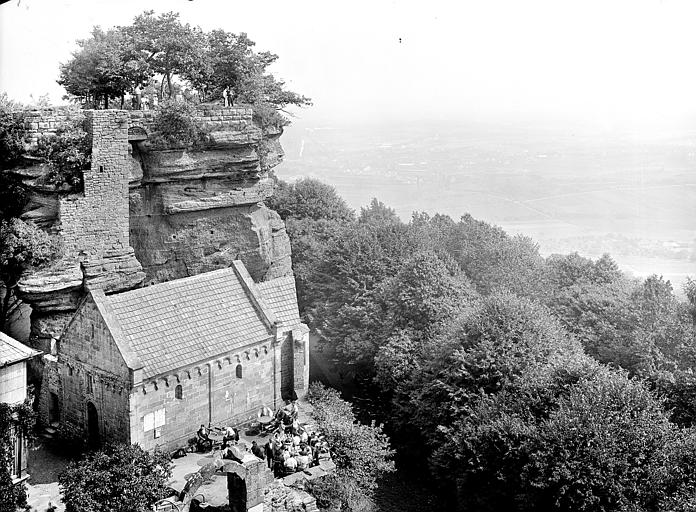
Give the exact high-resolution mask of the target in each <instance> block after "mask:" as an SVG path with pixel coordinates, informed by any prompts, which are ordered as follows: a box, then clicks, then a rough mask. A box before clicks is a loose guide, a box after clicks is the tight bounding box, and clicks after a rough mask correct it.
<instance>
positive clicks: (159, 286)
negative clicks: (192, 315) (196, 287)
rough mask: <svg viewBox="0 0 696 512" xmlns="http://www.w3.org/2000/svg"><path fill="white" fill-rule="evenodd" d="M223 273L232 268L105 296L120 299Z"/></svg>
mask: <svg viewBox="0 0 696 512" xmlns="http://www.w3.org/2000/svg"><path fill="white" fill-rule="evenodd" d="M225 273H230V274H231V273H233V269H232V268H231V267H225V268H218V269H215V270H211V271H210V272H201V273H200V274H195V275H193V276H186V277H180V278H179V279H172V280H171V281H165V282H163V283H156V284H152V285H150V286H143V287H142V288H135V289H134V290H128V291H125V292H120V293H113V294H110V295H108V296H107V297H106V299H107V300H109V301H111V300H114V299H116V300H120V299H122V298H124V297H126V296H128V297H131V296H137V295H148V294H151V293H156V292H159V291H161V290H165V289H169V288H173V287H175V286H178V285H182V286H185V285H186V284H188V283H191V282H195V281H200V280H204V279H210V278H212V277H214V276H213V275H217V274H225Z"/></svg>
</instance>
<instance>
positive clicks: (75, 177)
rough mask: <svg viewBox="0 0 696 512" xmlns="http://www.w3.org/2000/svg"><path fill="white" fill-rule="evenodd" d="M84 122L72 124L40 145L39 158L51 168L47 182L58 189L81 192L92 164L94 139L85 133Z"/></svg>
mask: <svg viewBox="0 0 696 512" xmlns="http://www.w3.org/2000/svg"><path fill="white" fill-rule="evenodd" d="M83 125H84V118H83V117H79V118H75V119H73V120H71V121H70V122H69V123H68V124H67V125H66V126H65V127H63V128H60V129H58V130H57V131H56V134H55V135H50V136H46V137H41V138H40V139H39V140H38V141H37V146H36V149H35V150H34V151H33V154H34V155H35V156H38V157H40V158H43V159H44V160H46V162H47V163H48V165H49V172H48V174H47V176H46V182H47V183H48V184H50V185H52V186H54V187H55V188H57V189H63V190H72V191H81V190H82V188H83V172H84V171H86V170H88V169H89V168H90V165H91V164H92V137H91V135H90V134H89V133H88V132H87V131H85V129H84V126H83Z"/></svg>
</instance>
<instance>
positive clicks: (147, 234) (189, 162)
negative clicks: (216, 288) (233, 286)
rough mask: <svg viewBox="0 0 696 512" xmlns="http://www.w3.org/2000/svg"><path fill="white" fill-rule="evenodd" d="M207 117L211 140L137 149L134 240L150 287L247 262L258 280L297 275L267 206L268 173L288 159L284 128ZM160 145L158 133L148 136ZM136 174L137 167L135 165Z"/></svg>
mask: <svg viewBox="0 0 696 512" xmlns="http://www.w3.org/2000/svg"><path fill="white" fill-rule="evenodd" d="M240 112H241V114H240V113H239V112H238V113H235V114H234V115H228V114H227V113H226V111H219V112H217V111H210V112H205V114H206V115H205V116H204V117H202V118H201V120H200V122H201V123H204V124H205V125H206V126H207V127H208V128H209V129H212V130H213V131H211V132H210V133H209V140H208V142H206V143H205V144H201V145H198V146H196V147H188V148H182V147H172V146H167V145H166V144H162V142H161V141H160V142H158V143H151V141H150V140H146V141H139V142H138V143H137V144H134V149H133V151H132V157H133V158H134V159H136V160H137V161H138V162H140V168H142V175H141V176H137V172H134V173H133V176H132V178H131V190H130V239H131V245H132V246H133V247H134V248H135V253H136V256H137V257H138V260H139V261H140V262H141V263H142V265H143V268H144V269H145V272H146V273H147V278H146V282H147V283H158V282H162V281H169V280H171V279H178V278H181V277H186V276H190V275H195V274H199V273H201V272H209V271H211V270H216V269H218V268H224V267H227V266H229V265H230V264H231V263H232V261H233V260H235V259H241V260H242V261H244V263H245V265H246V266H247V268H248V270H249V272H250V273H251V275H252V276H253V277H254V279H256V280H264V279H272V278H275V277H280V276H285V275H289V274H291V273H292V269H291V260H290V241H289V239H288V236H287V233H286V232H285V225H284V223H283V221H282V220H281V219H280V218H279V217H278V215H277V214H276V213H275V212H273V211H271V210H269V209H268V208H266V207H265V206H264V205H263V201H264V200H265V199H267V198H268V197H270V196H271V195H272V194H273V180H272V178H271V177H270V176H269V170H270V169H271V168H272V167H273V166H275V165H277V164H278V163H279V162H280V161H281V159H282V156H283V152H282V148H281V147H280V142H279V138H280V135H281V133H282V130H280V129H273V130H268V129H266V130H261V129H260V128H259V127H258V126H256V125H255V124H253V122H252V119H251V111H244V110H243V109H240ZM150 137H151V140H157V134H156V133H151V134H150ZM133 168H134V169H138V166H137V165H133Z"/></svg>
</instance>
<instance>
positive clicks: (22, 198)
mask: <svg viewBox="0 0 696 512" xmlns="http://www.w3.org/2000/svg"><path fill="white" fill-rule="evenodd" d="M28 201H29V196H28V194H27V191H26V188H25V187H24V185H23V184H22V180H21V179H20V178H19V177H18V176H16V175H14V174H11V173H9V172H3V171H0V219H3V220H10V219H12V218H15V217H19V216H20V215H21V214H22V212H23V211H24V207H25V206H26V204H27V202H28Z"/></svg>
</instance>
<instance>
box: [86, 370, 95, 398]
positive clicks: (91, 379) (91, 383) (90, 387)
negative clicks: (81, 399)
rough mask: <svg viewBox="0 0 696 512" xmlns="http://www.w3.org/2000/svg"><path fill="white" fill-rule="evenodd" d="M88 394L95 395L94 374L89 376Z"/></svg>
mask: <svg viewBox="0 0 696 512" xmlns="http://www.w3.org/2000/svg"><path fill="white" fill-rule="evenodd" d="M87 393H94V377H92V374H90V373H88V374H87Z"/></svg>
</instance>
